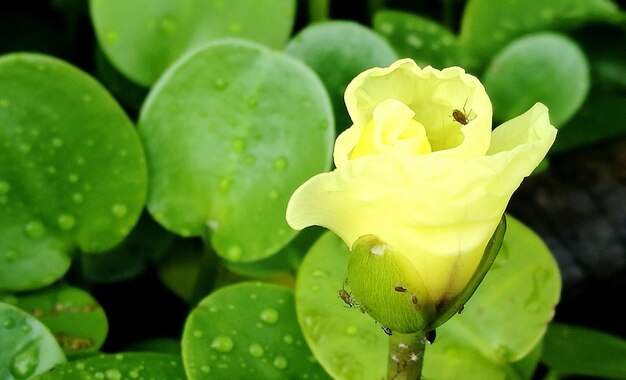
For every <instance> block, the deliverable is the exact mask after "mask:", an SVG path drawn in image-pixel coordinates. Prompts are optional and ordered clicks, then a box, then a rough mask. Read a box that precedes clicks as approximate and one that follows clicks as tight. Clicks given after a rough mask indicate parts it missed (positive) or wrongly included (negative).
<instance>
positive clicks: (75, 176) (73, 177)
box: [67, 173, 80, 183]
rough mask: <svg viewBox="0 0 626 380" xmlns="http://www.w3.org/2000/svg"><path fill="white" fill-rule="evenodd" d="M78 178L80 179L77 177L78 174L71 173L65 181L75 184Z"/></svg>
mask: <svg viewBox="0 0 626 380" xmlns="http://www.w3.org/2000/svg"><path fill="white" fill-rule="evenodd" d="M79 178H80V177H78V174H76V173H72V174H70V175H69V176H67V180H68V181H70V182H71V183H76V182H78V179H79Z"/></svg>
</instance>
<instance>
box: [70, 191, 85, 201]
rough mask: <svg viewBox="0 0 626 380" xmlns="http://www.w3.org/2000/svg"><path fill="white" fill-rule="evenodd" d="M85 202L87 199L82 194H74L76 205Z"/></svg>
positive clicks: (73, 198)
mask: <svg viewBox="0 0 626 380" xmlns="http://www.w3.org/2000/svg"><path fill="white" fill-rule="evenodd" d="M84 200H85V198H84V197H83V195H82V194H81V193H74V194H72V201H74V203H83V201H84Z"/></svg>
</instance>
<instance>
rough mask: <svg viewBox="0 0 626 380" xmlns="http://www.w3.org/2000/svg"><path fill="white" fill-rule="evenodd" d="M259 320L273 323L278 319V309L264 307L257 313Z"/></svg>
mask: <svg viewBox="0 0 626 380" xmlns="http://www.w3.org/2000/svg"><path fill="white" fill-rule="evenodd" d="M259 317H260V318H261V320H262V321H263V322H265V323H267V324H270V325H273V324H274V323H276V322H277V321H278V311H277V310H276V309H272V308H269V309H265V310H263V311H262V312H261V314H260V315H259Z"/></svg>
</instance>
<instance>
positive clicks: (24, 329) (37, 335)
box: [0, 302, 65, 380]
mask: <svg viewBox="0 0 626 380" xmlns="http://www.w3.org/2000/svg"><path fill="white" fill-rule="evenodd" d="M0 342H2V350H0V378H2V379H7V380H13V379H17V380H19V379H27V378H31V377H33V376H35V375H37V374H39V373H42V372H45V371H47V370H49V369H50V368H52V367H54V366H56V365H58V364H61V363H63V362H65V355H64V354H63V350H62V349H61V347H59V344H58V343H57V341H56V340H55V339H54V336H53V335H52V333H50V330H48V329H47V328H46V326H44V325H43V324H42V323H41V322H39V321H38V320H37V319H36V318H34V317H32V316H31V315H29V314H28V313H26V312H25V311H23V310H22V309H18V308H17V307H15V306H11V305H8V304H5V303H1V302H0Z"/></svg>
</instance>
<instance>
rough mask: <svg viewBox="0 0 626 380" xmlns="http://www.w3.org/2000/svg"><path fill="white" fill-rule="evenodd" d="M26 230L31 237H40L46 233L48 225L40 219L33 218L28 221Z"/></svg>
mask: <svg viewBox="0 0 626 380" xmlns="http://www.w3.org/2000/svg"><path fill="white" fill-rule="evenodd" d="M24 232H26V235H28V236H30V237H31V238H38V237H41V236H42V235H43V234H45V233H46V227H45V226H44V225H43V223H41V222H40V221H39V220H33V221H30V222H28V223H26V226H25V227H24Z"/></svg>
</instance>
